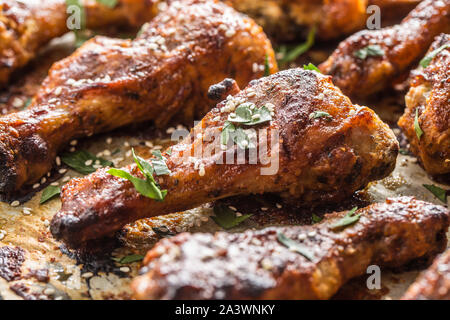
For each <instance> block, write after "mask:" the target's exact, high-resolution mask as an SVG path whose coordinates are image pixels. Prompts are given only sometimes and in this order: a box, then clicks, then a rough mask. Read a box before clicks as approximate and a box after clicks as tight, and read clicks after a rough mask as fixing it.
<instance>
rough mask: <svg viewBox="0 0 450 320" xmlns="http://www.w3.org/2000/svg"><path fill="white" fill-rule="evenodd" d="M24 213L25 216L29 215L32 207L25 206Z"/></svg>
mask: <svg viewBox="0 0 450 320" xmlns="http://www.w3.org/2000/svg"><path fill="white" fill-rule="evenodd" d="M22 213H23V215H25V216H29V215H30V214H31V209H30V208H23V209H22Z"/></svg>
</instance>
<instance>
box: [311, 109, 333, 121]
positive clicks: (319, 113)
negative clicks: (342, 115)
mask: <svg viewBox="0 0 450 320" xmlns="http://www.w3.org/2000/svg"><path fill="white" fill-rule="evenodd" d="M318 118H326V119H327V120H331V119H333V117H332V116H331V115H330V114H329V113H328V112H325V111H314V112H311V113H310V114H309V119H318Z"/></svg>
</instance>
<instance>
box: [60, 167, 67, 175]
mask: <svg viewBox="0 0 450 320" xmlns="http://www.w3.org/2000/svg"><path fill="white" fill-rule="evenodd" d="M58 172H59V173H60V174H64V173H66V172H67V169H65V168H63V169H59V170H58Z"/></svg>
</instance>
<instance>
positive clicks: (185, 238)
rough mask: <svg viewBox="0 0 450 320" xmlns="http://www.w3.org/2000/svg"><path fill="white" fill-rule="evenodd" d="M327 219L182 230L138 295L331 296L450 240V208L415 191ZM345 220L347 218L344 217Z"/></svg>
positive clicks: (149, 260)
mask: <svg viewBox="0 0 450 320" xmlns="http://www.w3.org/2000/svg"><path fill="white" fill-rule="evenodd" d="M354 214H355V215H360V218H359V221H354V224H353V225H351V224H350V225H344V226H342V227H340V228H339V227H337V226H338V224H339V222H342V221H343V220H342V218H343V217H344V216H346V215H347V216H348V213H347V212H340V213H334V214H330V215H328V217H327V218H326V219H324V221H323V222H321V223H320V224H316V225H312V226H297V227H271V228H267V229H263V230H259V231H254V230H249V231H246V232H244V233H225V232H218V233H216V234H215V235H212V234H202V233H196V234H190V233H182V234H179V235H177V236H175V237H173V238H171V239H164V240H161V241H160V242H159V243H158V244H157V245H156V246H155V247H154V248H153V249H152V250H150V251H149V252H148V253H147V256H146V257H145V259H144V268H143V269H142V272H143V273H144V274H143V275H142V276H139V277H137V278H136V279H135V280H134V282H133V283H132V288H133V291H134V294H135V297H136V298H137V299H328V298H330V297H331V296H333V294H335V293H336V292H337V290H338V289H339V288H340V287H341V286H342V285H343V284H344V283H345V282H346V281H348V280H349V279H351V278H353V277H356V276H359V275H363V274H365V273H366V268H367V267H368V266H369V265H372V264H375V265H377V266H379V267H381V268H389V267H394V268H395V267H400V266H403V265H405V264H407V263H408V262H411V261H412V260H416V259H424V258H425V259H428V258H431V257H433V256H434V255H435V254H437V253H439V252H441V251H442V250H443V249H444V248H445V246H446V244H447V238H446V232H447V228H448V226H449V216H450V212H449V211H448V209H446V208H444V207H442V206H436V205H433V204H430V203H426V202H423V201H419V200H415V199H414V198H411V197H402V198H393V199H388V200H387V201H386V202H385V203H379V204H373V205H371V206H369V207H366V208H364V209H360V210H358V211H356V212H355V213H354ZM341 225H342V223H341Z"/></svg>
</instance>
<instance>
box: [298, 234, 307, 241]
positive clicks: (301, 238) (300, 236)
mask: <svg viewBox="0 0 450 320" xmlns="http://www.w3.org/2000/svg"><path fill="white" fill-rule="evenodd" d="M297 238H298V240H305V239H306V234H304V233H300V234H299V235H298V237H297Z"/></svg>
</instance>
